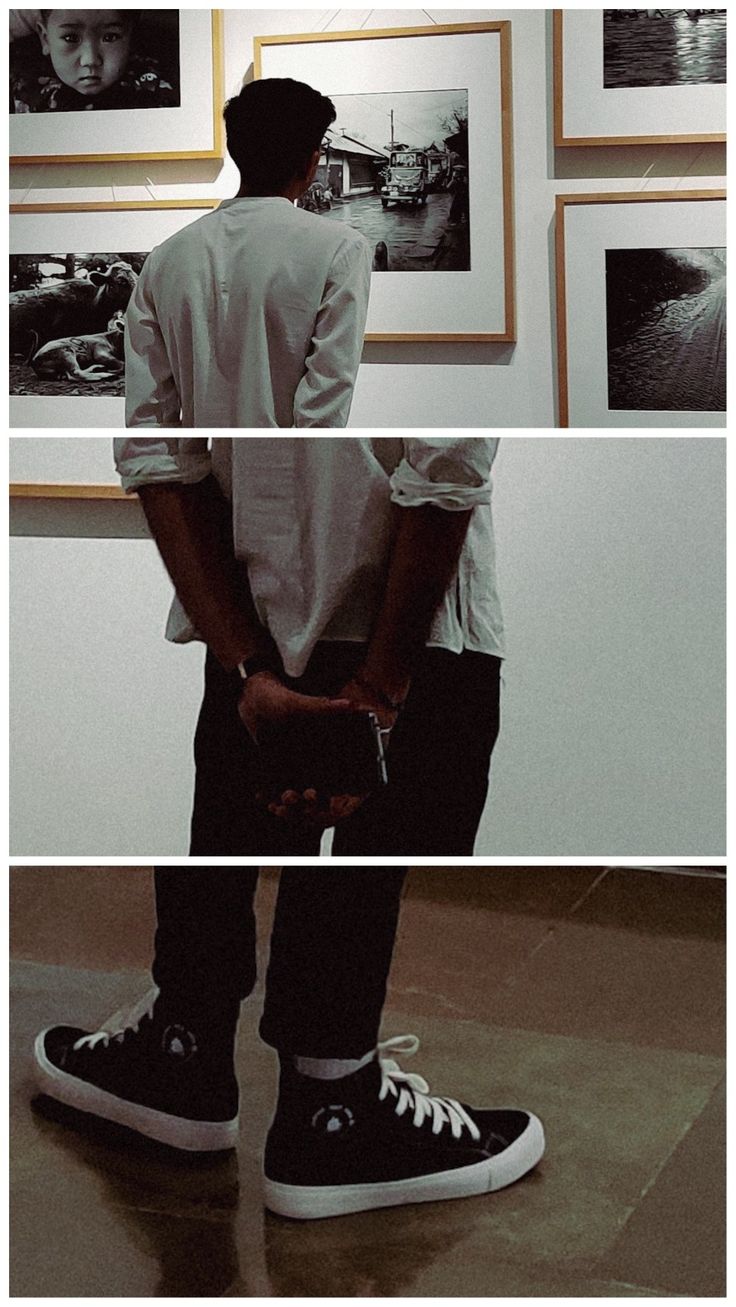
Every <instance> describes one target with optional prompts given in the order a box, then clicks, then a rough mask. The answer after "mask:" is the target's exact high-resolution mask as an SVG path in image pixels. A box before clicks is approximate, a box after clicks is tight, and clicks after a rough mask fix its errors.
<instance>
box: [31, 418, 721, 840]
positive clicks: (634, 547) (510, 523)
mask: <svg viewBox="0 0 736 1307" xmlns="http://www.w3.org/2000/svg"><path fill="white" fill-rule="evenodd" d="M336 439H341V437H336ZM10 445H11V478H12V479H14V480H52V479H56V480H59V481H63V480H66V479H68V478H79V479H81V469H82V468H83V466H84V463H85V460H86V461H87V464H88V479H89V480H91V481H95V480H111V481H112V480H113V475H112V473H111V472H110V471H109V470H108V469H109V467H110V454H109V442H108V441H107V440H106V439H100V438H90V437H76V438H72V437H59V436H57V437H51V438H48V437H47V438H36V437H16V438H15V439H12V440H11V441H10ZM495 515H496V522H497V536H498V550H499V557H500V579H501V583H502V595H503V599H504V607H505V612H506V620H507V627H508V636H509V659H508V661H507V663H506V667H505V672H504V681H505V685H504V709H503V729H502V735H501V739H500V742H499V745H498V748H497V752H496V756H495V759H494V765H493V785H492V795H491V800H490V802H489V805H488V808H487V810H486V813H485V815H484V819H483V823H482V827H481V832H480V836H479V841H478V846H477V853H478V854H480V855H484V854H485V855H498V856H500V857H506V856H510V857H524V856H536V857H548V856H590V857H600V858H610V857H612V856H614V857H622V856H624V855H627V856H634V857H643V856H646V857H648V858H650V857H670V856H671V857H673V858H675V859H677V858H682V857H718V856H722V855H723V853H724V849H725V837H724V815H725V813H724V687H725V667H724V648H723V645H724V612H725V599H724V577H725V552H724V549H725V546H724V525H725V523H724V518H725V439H723V438H718V437H714V438H702V437H673V438H669V439H668V438H660V437H630V438H627V437H619V438H616V437H598V438H595V439H591V438H590V437H587V438H586V437H568V436H549V437H541V438H540V437H534V438H527V437H509V438H507V439H505V440H504V441H502V443H501V448H500V452H499V456H498V460H497V464H496V491H495ZM14 530H15V531H16V532H35V533H37V534H35V535H34V534H30V535H29V534H15V535H14V536H13V539H12V540H11V675H12V694H11V700H12V705H11V706H12V714H11V715H12V744H11V783H12V786H11V787H12V797H11V850H12V854H13V856H15V857H39V856H44V857H59V856H62V857H63V856H75V855H76V856H86V857H93V858H98V857H102V856H110V855H117V856H120V857H137V856H141V857H156V856H159V857H160V856H179V855H181V854H184V853H185V852H186V847H187V827H188V817H189V806H190V800H191V788H192V766H191V761H190V758H191V742H192V732H193V728H194V722H195V719H196V714H197V709H198V701H199V695H200V677H201V664H202V652H201V650H200V649H199V648H195V647H194V646H188V647H173V646H170V645H167V644H166V643H165V642H164V640H163V638H162V631H163V624H164V618H165V614H166V610H167V607H168V601H169V593H170V592H169V585H168V582H167V580H166V577H165V575H164V572H163V568H162V566H161V564H160V562H159V560H158V557H157V554H156V551H155V548H154V546H153V544H152V542H151V541H149V540H148V539H146V538H145V535H144V527H143V524H142V519H141V517H140V512H139V508H138V505H137V503H136V502H135V501H129V502H126V503H124V504H108V505H105V506H103V507H102V508H94V507H93V506H91V505H80V504H79V503H73V504H67V505H61V506H59V505H57V506H54V505H49V504H48V503H46V504H45V505H44V504H41V505H35V506H34V505H21V506H20V507H19V509H18V511H17V512H16V513H15V515H14ZM85 533H88V538H82V537H83V536H84V534H85Z"/></svg>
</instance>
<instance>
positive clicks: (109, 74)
mask: <svg viewBox="0 0 736 1307" xmlns="http://www.w3.org/2000/svg"><path fill="white" fill-rule="evenodd" d="M129 17H130V16H129V15H128V14H126V13H125V11H124V10H122V9H52V10H50V11H49V14H48V19H47V20H46V22H45V23H44V22H42V23H40V24H39V36H40V38H41V46H42V48H43V52H44V54H46V55H48V56H49V58H50V60H51V63H52V65H53V68H54V72H55V73H56V75H57V77H58V78H60V80H61V81H62V82H63V83H64V85H65V86H70V87H71V88H72V90H74V91H77V92H78V94H79V95H86V96H88V97H90V98H94V97H95V96H96V95H101V94H102V92H103V91H107V90H109V89H110V87H111V86H114V85H115V83H116V82H118V81H119V80H120V78H121V77H122V75H123V73H124V72H125V69H126V66H127V63H128V59H129V57H130V41H131V24H130V22H129Z"/></svg>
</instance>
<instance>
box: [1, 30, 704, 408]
mask: <svg viewBox="0 0 736 1307" xmlns="http://www.w3.org/2000/svg"><path fill="white" fill-rule="evenodd" d="M498 19H510V20H511V22H512V24H513V26H512V43H513V104H514V115H513V117H514V143H515V144H514V157H515V201H516V247H517V265H516V267H517V279H516V290H517V319H518V342H517V344H516V345H514V346H512V345H503V344H495V345H494V344H483V343H459V344H450V343H435V344H427V343H422V344H418V343H406V342H403V343H369V344H367V345H366V346H365V349H364V354H363V361H362V364H361V368H360V372H359V376H358V382H357V386H356V391H355V399H354V404H353V410H352V415H351V426H352V427H354V428H361V427H374V428H381V427H383V428H392V427H395V426H398V427H402V426H403V427H417V426H434V427H438V426H448V427H479V426H491V427H498V428H504V427H537V428H539V427H550V426H553V425H555V423H556V420H557V408H556V398H557V383H556V362H555V330H554V273H553V215H554V197H555V195H556V194H557V193H558V192H568V193H569V192H577V191H586V192H590V191H624V190H626V191H628V190H632V191H645V190H673V189H683V188H694V187H696V188H699V189H710V188H718V187H719V186H722V184H723V174H724V171H725V150H724V147H723V146H720V145H717V144H711V145H666V146H664V145H660V146H623V147H583V148H574V149H570V148H568V149H557V150H555V149H554V148H553V145H552V107H551V106H552V87H551V67H552V54H551V44H552V33H551V12H550V11H548V10H544V9H494V10H491V9H488V10H486V9H483V10H479V9H436V10H435V9H433V10H421V9H417V10H408V9H401V10H393V9H373V10H317V9H272V10H257V9H256V10H241V9H228V10H226V11H225V15H224V23H225V42H224V47H225V88H226V93H227V94H228V95H230V94H233V93H235V92H236V91H237V90H238V88H239V86H240V84H241V82H242V81H243V78H244V77H246V76H248V75H249V67H250V64H251V60H252V49H253V38H254V37H255V36H257V35H268V34H277V33H290V32H292V33H293V32H316V31H323V30H334V31H341V30H353V29H359V28H363V27H364V28H367V29H370V28H380V27H402V26H417V25H418V26H423V25H426V24H427V22H428V21H433V22H436V23H451V22H452V23H461V22H472V21H490V20H498ZM11 187H12V190H11V200H12V201H14V202H16V203H19V202H23V203H48V202H59V201H62V202H63V201H66V202H78V201H85V202H87V201H100V200H101V201H104V200H112V199H117V200H122V199H177V198H189V199H196V198H199V199H204V198H211V197H216V198H224V197H227V196H230V195H233V194H234V193H235V191H236V189H237V177H236V172H235V169H234V167H233V165H232V163H231V162H230V160H229V159H226V160H225V161H224V162H222V163H220V162H212V161H206V160H204V161H196V160H191V161H160V162H148V163H135V162H132V163H119V164H113V163H108V164H89V165H81V164H77V165H49V164H46V165H24V166H16V167H15V168H14V169H13V170H12V176H11ZM93 420H94V421H96V419H93ZM62 421H64V422H68V423H69V425H74V426H75V427H78V426H80V425H85V424H86V423H87V417H86V415H85V412H84V406H83V405H81V406H80V409H79V413H78V414H75V415H74V416H73V417H69V416H66V415H65V416H64V417H63V418H62Z"/></svg>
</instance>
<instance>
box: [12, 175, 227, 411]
mask: <svg viewBox="0 0 736 1307" xmlns="http://www.w3.org/2000/svg"><path fill="white" fill-rule="evenodd" d="M218 203H219V201H218V200H166V201H163V200H162V201H156V200H139V201H132V200H131V201H129V202H128V203H126V202H112V201H111V202H109V203H94V204H76V205H74V204H40V205H35V206H21V207H11V214H12V216H11V222H10V318H9V337H8V338H9V342H10V425H11V426H12V427H85V426H87V427H95V426H103V427H108V426H118V427H123V426H124V425H125V401H124V365H123V348H124V346H123V341H124V328H123V322H122V318H123V315H124V313H125V310H126V308H127V306H128V300H129V299H130V296H131V294H132V292H133V289H134V287H135V284H136V281H137V279H138V275H139V273H140V270H141V268H142V267H143V264H144V262H145V260H146V258H147V256H148V254H149V253H150V252H151V250H152V249H153V248H154V246H156V245H160V243H161V242H162V241H163V240H166V238H167V237H168V236H172V235H173V234H174V233H175V232H177V231H179V230H181V228H182V227H184V226H186V224H187V223H189V222H192V221H193V220H194V219H195V218H198V217H201V216H202V215H203V214H204V213H207V212H209V211H210V210H211V209H214V208H216V207H217V205H218Z"/></svg>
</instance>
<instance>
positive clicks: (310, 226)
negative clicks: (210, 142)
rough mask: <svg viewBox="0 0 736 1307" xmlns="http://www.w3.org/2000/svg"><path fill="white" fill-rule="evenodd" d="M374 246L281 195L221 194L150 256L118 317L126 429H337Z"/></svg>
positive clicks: (351, 378) (356, 353)
mask: <svg viewBox="0 0 736 1307" xmlns="http://www.w3.org/2000/svg"><path fill="white" fill-rule="evenodd" d="M370 277H371V248H370V245H369V243H368V241H367V240H366V239H365V237H364V236H362V235H361V234H360V232H357V231H355V230H354V229H353V228H352V227H350V226H349V224H347V223H342V222H330V221H329V219H326V218H323V217H319V216H318V215H316V214H313V213H307V212H305V211H304V210H303V209H296V208H295V207H294V205H293V204H292V203H291V201H290V200H287V199H285V198H283V197H282V196H278V195H271V196H252V197H247V198H244V199H234V200H225V201H224V202H223V203H222V204H221V205H220V207H219V208H218V209H216V210H215V212H214V213H208V214H206V215H205V217H204V218H200V219H198V220H197V221H196V222H193V223H191V224H190V225H189V226H188V227H184V228H183V230H182V231H180V232H177V233H176V235H174V236H171V237H169V239H168V240H166V241H164V242H163V244H161V245H159V246H158V247H157V248H156V249H155V250H153V251H152V253H151V254H149V256H148V258H147V259H146V262H145V264H144V266H143V271H142V272H141V275H140V277H139V279H138V285H137V287H136V289H135V291H134V293H133V295H132V296H131V299H130V303H129V305H128V311H127V315H126V332H125V336H126V339H125V395H126V408H125V411H126V426H128V427H182V426H183V427H344V426H346V425H347V420H348V414H349V412H350V403H351V400H352V396H353V387H354V385H355V377H356V374H357V371H358V364H359V363H360V356H361V351H362V348H363V333H364V330H365V320H366V315H367V312H368V294H369V290H370Z"/></svg>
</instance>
